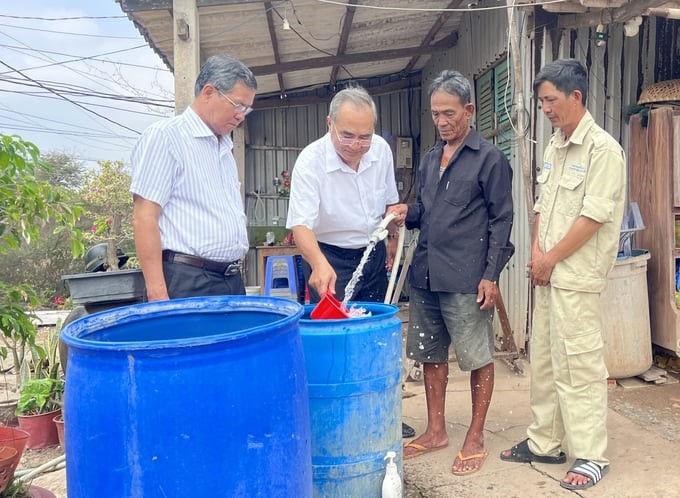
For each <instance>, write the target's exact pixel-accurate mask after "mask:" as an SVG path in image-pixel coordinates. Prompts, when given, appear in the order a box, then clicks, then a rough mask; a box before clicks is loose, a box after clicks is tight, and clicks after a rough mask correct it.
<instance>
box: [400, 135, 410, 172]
mask: <svg viewBox="0 0 680 498" xmlns="http://www.w3.org/2000/svg"><path fill="white" fill-rule="evenodd" d="M396 167H397V168H413V139H412V138H411V137H397V158H396Z"/></svg>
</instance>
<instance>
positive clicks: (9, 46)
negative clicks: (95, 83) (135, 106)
mask: <svg viewBox="0 0 680 498" xmlns="http://www.w3.org/2000/svg"><path fill="white" fill-rule="evenodd" d="M0 47H4V48H9V49H14V50H23V51H28V52H40V53H41V54H50V55H59V56H61V57H72V58H73V59H72V60H68V61H59V62H56V63H53V64H47V65H45V66H37V67H31V68H23V69H22V71H28V70H32V69H42V68H45V67H50V66H55V65H60V64H69V63H71V62H78V61H83V60H91V61H95V62H105V63H107V64H116V65H118V66H128V67H138V68H140V69H151V70H153V71H164V72H168V73H169V72H170V70H169V69H168V68H166V67H157V66H156V67H154V66H145V65H143V64H134V63H132V62H123V61H112V60H108V59H99V58H98V57H99V56H98V55H92V56H88V57H80V56H77V55H73V54H65V53H63V52H54V51H51V50H38V49H36V48H28V47H17V46H14V45H5V44H3V43H0ZM142 47H148V45H139V46H137V47H133V48H142ZM128 50H132V49H124V50H116V51H114V52H108V53H107V54H102V55H109V54H115V53H120V52H124V51H128ZM0 74H6V73H0Z"/></svg>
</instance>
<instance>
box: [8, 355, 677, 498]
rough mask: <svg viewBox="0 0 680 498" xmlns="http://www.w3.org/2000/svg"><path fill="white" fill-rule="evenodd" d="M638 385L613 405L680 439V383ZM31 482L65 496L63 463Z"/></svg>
mask: <svg viewBox="0 0 680 498" xmlns="http://www.w3.org/2000/svg"><path fill="white" fill-rule="evenodd" d="M655 364H656V365H657V366H660V367H661V368H664V369H665V370H666V371H667V372H668V375H669V377H671V380H672V381H675V380H680V359H677V358H673V359H669V357H667V356H664V355H661V356H659V355H657V356H655ZM637 384H638V385H637V386H636V387H630V388H624V387H621V386H620V385H617V386H616V387H614V388H612V389H611V390H610V391H609V406H610V408H611V409H613V410H614V411H616V412H618V413H619V414H621V415H622V416H624V417H626V418H628V419H630V420H632V421H633V422H635V423H636V424H638V425H640V426H642V427H644V428H645V429H646V430H649V431H652V432H654V433H656V434H658V435H660V436H661V437H663V438H665V439H667V440H669V441H680V382H673V383H668V384H659V385H655V384H653V383H645V382H641V383H637ZM16 397H17V393H16V391H15V390H14V376H13V375H12V374H11V373H9V372H2V373H1V374H0V402H1V401H3V400H7V399H16ZM63 454H64V452H63V449H62V448H61V447H59V446H54V447H51V448H45V449H41V450H28V449H27V450H25V451H24V455H23V457H22V458H21V461H20V464H19V470H21V469H35V468H37V467H39V466H40V465H43V464H45V463H47V462H49V461H50V460H53V459H54V458H56V457H58V456H60V455H63ZM32 483H33V484H34V485H37V486H40V487H41V488H44V489H47V490H49V491H51V492H52V493H54V495H55V496H56V498H66V473H65V470H64V469H63V464H61V468H59V467H57V470H53V471H48V472H45V473H42V474H41V475H40V476H38V477H37V478H36V479H35V480H33V481H32Z"/></svg>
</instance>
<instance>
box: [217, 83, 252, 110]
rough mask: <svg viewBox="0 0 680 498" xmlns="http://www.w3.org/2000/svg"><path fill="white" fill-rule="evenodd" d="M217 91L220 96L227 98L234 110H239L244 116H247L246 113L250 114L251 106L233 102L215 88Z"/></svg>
mask: <svg viewBox="0 0 680 498" xmlns="http://www.w3.org/2000/svg"><path fill="white" fill-rule="evenodd" d="M215 90H217V88H215ZM217 93H219V94H220V95H221V96H222V97H224V98H225V99H227V101H228V102H229V103H230V104H231V105H233V106H234V110H235V111H236V112H240V113H241V114H243V115H244V116H247V115H248V114H250V113H251V112H253V108H252V107H248V106H247V105H243V104H237V103H236V102H234V101H233V100H231V99H230V98H229V97H227V96H226V95H225V94H223V93H222V92H220V91H219V90H217Z"/></svg>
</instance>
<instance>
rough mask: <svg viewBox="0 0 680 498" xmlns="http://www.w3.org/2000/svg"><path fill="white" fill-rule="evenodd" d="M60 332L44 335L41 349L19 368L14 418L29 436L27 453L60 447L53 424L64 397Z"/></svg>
mask: <svg viewBox="0 0 680 498" xmlns="http://www.w3.org/2000/svg"><path fill="white" fill-rule="evenodd" d="M58 325H59V324H58ZM59 329H60V327H59V326H57V327H55V329H54V330H53V331H52V332H50V333H49V334H48V335H47V338H46V340H45V344H44V347H36V348H33V349H32V350H31V353H32V355H33V356H32V359H31V360H29V361H24V362H23V363H22V366H21V376H22V382H21V387H20V388H19V400H18V401H17V410H16V414H17V417H18V419H19V427H20V428H21V429H23V430H25V431H26V432H28V433H29V434H30V436H29V438H28V441H27V442H26V446H27V447H28V448H29V449H38V448H46V447H48V446H54V445H56V444H58V443H59V436H58V433H57V427H56V425H55V424H54V417H55V416H57V415H59V414H60V413H61V405H62V399H63V395H64V381H63V379H62V378H61V375H60V368H59V360H58V344H59Z"/></svg>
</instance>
